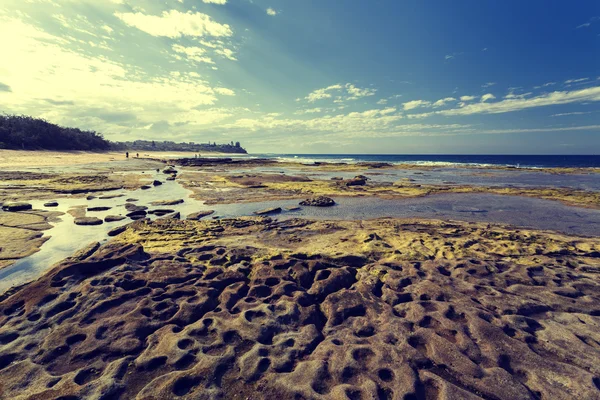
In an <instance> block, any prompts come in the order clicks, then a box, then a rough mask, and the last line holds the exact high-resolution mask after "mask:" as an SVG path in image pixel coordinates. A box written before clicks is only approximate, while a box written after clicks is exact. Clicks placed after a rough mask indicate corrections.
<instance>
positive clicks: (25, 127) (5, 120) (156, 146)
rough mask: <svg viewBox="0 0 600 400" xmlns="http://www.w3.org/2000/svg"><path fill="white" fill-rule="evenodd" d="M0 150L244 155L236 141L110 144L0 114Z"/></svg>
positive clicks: (43, 122)
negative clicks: (182, 152)
mask: <svg viewBox="0 0 600 400" xmlns="http://www.w3.org/2000/svg"><path fill="white" fill-rule="evenodd" d="M0 149H11V150H82V151H109V150H120V151H136V150H137V151H144V150H145V151H190V152H221V153H241V154H246V153H247V152H246V150H245V149H244V148H243V147H242V146H241V145H240V142H235V143H234V142H233V141H232V142H231V143H226V144H217V143H215V142H213V143H210V142H209V143H194V142H189V143H175V142H171V141H149V140H135V141H132V142H111V141H109V140H107V139H105V138H104V137H103V136H102V134H100V133H98V132H95V131H85V130H81V129H78V128H68V127H63V126H60V125H56V124H52V123H50V122H48V121H46V120H44V119H39V118H33V117H30V116H25V115H0Z"/></svg>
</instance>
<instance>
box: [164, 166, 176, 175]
mask: <svg viewBox="0 0 600 400" xmlns="http://www.w3.org/2000/svg"><path fill="white" fill-rule="evenodd" d="M163 173H164V174H176V173H177V170H176V169H175V168H173V167H167V168H165V169H163Z"/></svg>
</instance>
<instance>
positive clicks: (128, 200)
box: [125, 199, 139, 202]
mask: <svg viewBox="0 0 600 400" xmlns="http://www.w3.org/2000/svg"><path fill="white" fill-rule="evenodd" d="M125 201H127V202H130V201H139V200H138V199H125Z"/></svg>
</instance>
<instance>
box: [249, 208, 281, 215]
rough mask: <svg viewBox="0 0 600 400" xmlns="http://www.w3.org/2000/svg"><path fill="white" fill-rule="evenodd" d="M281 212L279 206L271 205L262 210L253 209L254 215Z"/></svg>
mask: <svg viewBox="0 0 600 400" xmlns="http://www.w3.org/2000/svg"><path fill="white" fill-rule="evenodd" d="M280 212H281V207H271V208H265V209H264V210H260V211H254V214H256V215H269V214H277V213H280Z"/></svg>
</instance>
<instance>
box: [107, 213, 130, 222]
mask: <svg viewBox="0 0 600 400" xmlns="http://www.w3.org/2000/svg"><path fill="white" fill-rule="evenodd" d="M125 218H126V217H124V216H122V215H107V216H106V217H104V222H117V221H123V220H124V219H125Z"/></svg>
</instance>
